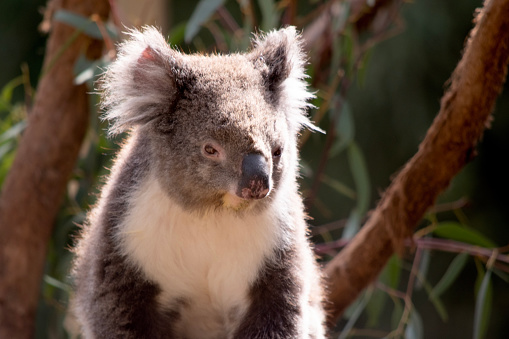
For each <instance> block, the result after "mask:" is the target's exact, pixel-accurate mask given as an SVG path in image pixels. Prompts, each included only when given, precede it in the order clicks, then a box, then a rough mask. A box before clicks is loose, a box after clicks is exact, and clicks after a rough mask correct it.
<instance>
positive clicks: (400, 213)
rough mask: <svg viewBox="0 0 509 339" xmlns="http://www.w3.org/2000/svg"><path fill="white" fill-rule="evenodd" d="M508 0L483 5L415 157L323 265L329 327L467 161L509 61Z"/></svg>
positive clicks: (399, 244)
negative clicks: (360, 225) (357, 229)
mask: <svg viewBox="0 0 509 339" xmlns="http://www.w3.org/2000/svg"><path fill="white" fill-rule="evenodd" d="M508 13H509V0H487V1H486V2H485V3H484V8H483V9H482V11H481V12H480V14H479V15H478V16H477V19H476V24H475V27H474V29H473V30H472V31H471V33H470V37H469V39H468V41H467V43H466V46H465V50H464V54H463V57H462V59H461V61H460V62H459V64H458V66H457V67H456V69H455V71H454V72H453V74H452V77H451V83H450V87H449V88H448V90H447V91H446V93H445V94H444V96H443V98H442V101H441V108H440V112H439V114H438V115H437V117H436V118H435V120H434V122H433V124H432V126H431V127H430V129H429V130H428V133H427V135H426V137H425V139H424V141H423V142H422V143H421V145H420V146H419V150H418V152H417V153H416V154H415V156H414V157H413V158H412V159H411V160H410V161H409V162H408V163H407V164H406V165H405V167H404V168H403V170H402V171H401V172H400V173H399V174H398V175H397V176H396V178H395V179H394V180H393V182H392V183H391V185H390V186H389V188H388V189H387V191H386V192H385V193H384V195H383V197H382V199H381V201H380V203H379V204H378V206H377V207H376V209H375V211H374V212H373V213H372V215H371V216H370V218H369V220H368V221H367V223H366V224H365V225H364V227H363V228H362V229H361V231H360V232H359V233H358V234H357V236H356V237H355V238H354V239H353V240H352V242H351V243H350V244H349V245H348V246H346V247H345V248H344V249H343V250H342V251H341V252H340V253H339V254H338V255H337V256H336V257H335V258H334V259H333V260H332V261H331V262H330V263H329V264H328V265H327V267H326V269H325V271H326V275H327V276H328V283H329V288H330V291H329V300H330V302H331V303H332V310H331V314H330V317H329V322H330V323H331V324H333V323H334V322H335V321H336V319H337V318H338V317H339V316H340V315H341V314H342V313H343V311H344V310H345V309H346V307H347V306H348V305H349V304H350V303H351V302H353V301H354V300H355V299H356V298H357V296H358V295H359V293H360V292H361V291H362V290H363V289H364V288H365V287H366V286H367V285H368V284H370V283H371V282H372V281H373V280H374V279H375V278H376V277H377V276H378V274H379V273H380V271H381V270H382V268H383V267H384V265H385V264H386V262H387V260H388V259H389V257H390V256H391V255H392V254H393V253H394V252H395V251H399V250H400V248H401V246H402V242H403V240H404V239H405V238H408V237H410V236H411V235H412V233H413V231H414V228H415V226H416V224H417V223H418V222H419V220H420V219H421V218H422V217H423V215H424V214H425V213H426V211H427V209H428V208H429V207H431V206H432V204H433V203H434V202H435V199H436V198H437V196H438V194H440V193H441V192H442V191H443V190H444V189H446V188H447V186H448V185H449V183H450V181H451V180H452V178H453V177H454V176H455V175H456V174H457V173H458V172H459V171H460V170H461V169H462V168H463V167H464V166H465V165H466V164H467V163H468V162H469V161H470V160H471V159H472V157H473V154H474V153H475V147H476V145H477V143H478V142H479V140H480V139H481V137H482V134H483V131H484V129H485V128H486V127H487V126H488V124H489V122H490V119H491V112H492V111H493V108H494V105H495V100H496V98H497V96H498V94H499V93H500V92H501V90H502V86H503V83H504V81H505V77H506V73H507V64H508V62H509V15H507V14H508Z"/></svg>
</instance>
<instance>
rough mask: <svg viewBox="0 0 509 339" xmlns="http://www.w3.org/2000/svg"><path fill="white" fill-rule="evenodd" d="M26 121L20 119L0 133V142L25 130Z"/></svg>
mask: <svg viewBox="0 0 509 339" xmlns="http://www.w3.org/2000/svg"><path fill="white" fill-rule="evenodd" d="M25 127H26V121H25V120H23V121H20V122H18V123H17V124H15V125H14V126H12V127H11V128H9V129H8V130H7V131H5V132H4V133H2V134H1V135H0V143H2V142H4V141H6V140H10V139H13V138H17V137H18V136H19V135H21V133H22V132H23V131H24V130H25Z"/></svg>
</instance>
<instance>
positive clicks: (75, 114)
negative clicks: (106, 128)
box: [0, 0, 109, 338]
mask: <svg viewBox="0 0 509 339" xmlns="http://www.w3.org/2000/svg"><path fill="white" fill-rule="evenodd" d="M49 8H51V9H52V10H58V9H66V10H69V11H72V12H75V13H78V14H81V15H83V16H86V17H89V16H90V15H92V14H98V15H99V16H100V17H102V18H105V17H107V15H108V12H109V5H108V2H107V1H101V0H89V1H83V0H60V1H53V2H52V3H50V4H49ZM74 32H75V29H74V28H72V27H70V26H67V25H65V24H62V23H58V22H55V23H54V24H53V27H52V30H51V32H50V36H49V39H48V43H47V48H46V54H45V62H44V65H45V67H46V68H47V67H48V65H50V64H51V61H52V60H55V58H58V59H57V61H56V63H55V64H54V66H53V67H51V68H49V69H48V70H47V72H46V74H45V75H44V77H43V78H42V79H41V81H40V83H39V86H38V89H37V97H36V100H35V104H34V107H33V110H32V112H31V113H30V114H29V116H28V125H27V128H26V130H25V132H24V134H23V137H22V139H21V142H20V145H19V148H18V150H17V154H16V158H15V160H14V163H13V165H12V168H11V170H10V172H9V175H8V176H7V178H6V180H5V182H4V185H3V188H2V192H1V195H0V338H31V337H33V332H34V323H35V321H34V320H35V319H34V318H35V310H36V306H37V301H38V297H39V289H40V284H41V277H42V273H43V267H44V262H45V257H46V248H47V244H48V240H49V237H50V235H51V231H52V228H53V223H54V220H55V216H56V214H57V212H58V209H59V206H60V203H61V201H62V197H63V194H64V191H65V187H66V183H67V180H68V178H69V175H70V174H71V172H72V169H73V167H74V165H75V162H76V159H77V156H78V152H79V149H80V145H81V142H82V139H83V137H84V135H85V132H86V129H87V125H88V119H89V118H88V117H89V109H88V99H87V88H86V87H85V85H81V86H75V85H73V66H74V63H75V61H76V60H77V58H78V56H79V55H80V54H81V53H87V55H88V57H92V58H93V57H95V58H97V57H99V56H100V54H101V45H102V44H101V43H100V42H99V41H96V40H92V39H91V38H89V37H87V36H84V35H79V36H78V38H76V39H75V40H74V41H73V42H72V44H71V45H70V46H69V47H68V48H66V49H65V50H64V51H63V53H62V54H61V55H60V56H58V54H59V53H60V51H59V50H60V49H61V48H62V46H64V45H65V44H66V43H67V42H68V41H70V40H69V39H70V38H71V36H72V35H73V33H74Z"/></svg>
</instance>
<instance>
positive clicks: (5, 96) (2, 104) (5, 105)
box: [0, 76, 23, 110]
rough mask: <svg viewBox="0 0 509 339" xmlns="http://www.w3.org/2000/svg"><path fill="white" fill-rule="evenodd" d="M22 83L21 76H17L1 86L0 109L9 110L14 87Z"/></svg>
mask: <svg viewBox="0 0 509 339" xmlns="http://www.w3.org/2000/svg"><path fill="white" fill-rule="evenodd" d="M21 84H23V77H22V76H19V77H16V78H14V79H12V80H11V81H9V82H8V83H7V84H5V85H4V87H2V93H1V94H0V110H9V109H10V107H11V100H12V93H13V92H14V89H15V88H16V87H18V86H19V85H21Z"/></svg>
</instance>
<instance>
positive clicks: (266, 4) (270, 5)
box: [258, 0, 280, 32]
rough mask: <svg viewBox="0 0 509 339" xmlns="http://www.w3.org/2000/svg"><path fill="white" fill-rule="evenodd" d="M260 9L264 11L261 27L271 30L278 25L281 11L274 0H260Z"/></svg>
mask: <svg viewBox="0 0 509 339" xmlns="http://www.w3.org/2000/svg"><path fill="white" fill-rule="evenodd" d="M258 5H259V6H260V11H261V12H262V23H261V28H262V30H263V31H266V32H268V31H270V30H271V29H274V28H276V27H277V23H278V21H279V16H280V13H279V11H278V10H277V8H276V4H275V2H274V1H273V0H258Z"/></svg>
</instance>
